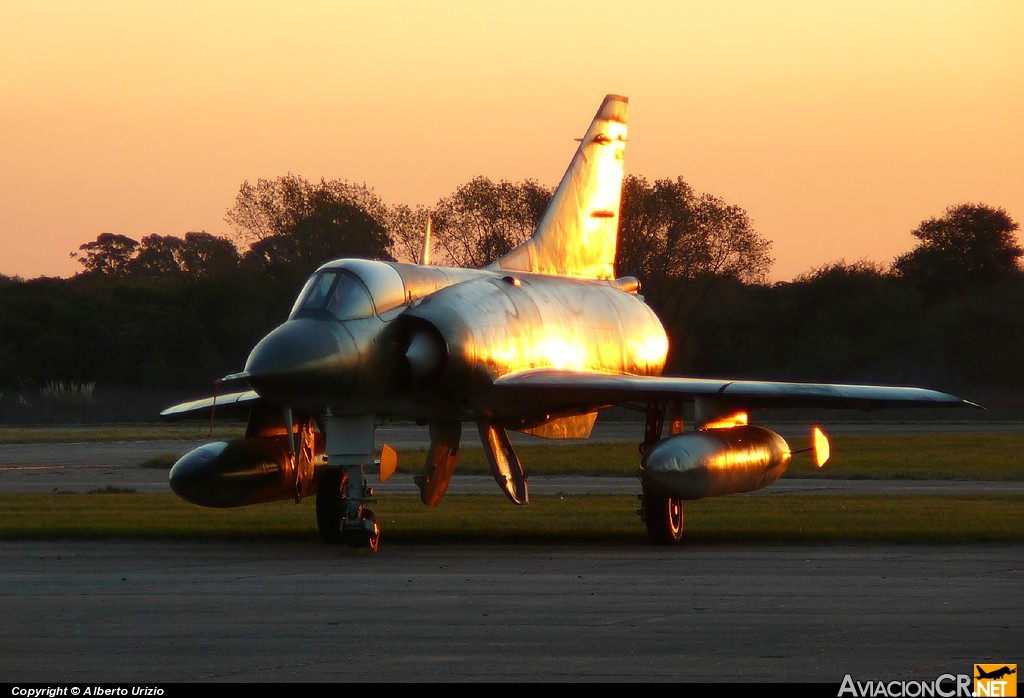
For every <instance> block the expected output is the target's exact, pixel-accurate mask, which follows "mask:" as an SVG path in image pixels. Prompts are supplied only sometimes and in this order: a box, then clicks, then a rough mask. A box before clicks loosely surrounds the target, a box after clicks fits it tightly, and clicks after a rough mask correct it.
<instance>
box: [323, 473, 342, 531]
mask: <svg viewBox="0 0 1024 698" xmlns="http://www.w3.org/2000/svg"><path fill="white" fill-rule="evenodd" d="M344 479H345V476H344V473H343V472H342V471H341V470H340V469H339V468H328V469H326V470H324V471H323V472H322V473H321V474H320V484H318V485H317V488H316V528H317V530H318V531H320V538H322V539H323V541H324V542H325V543H340V542H341V541H342V538H343V536H342V534H341V517H342V514H343V513H344V511H345V509H344V506H345V500H344V499H342V496H341V485H342V482H343V481H344Z"/></svg>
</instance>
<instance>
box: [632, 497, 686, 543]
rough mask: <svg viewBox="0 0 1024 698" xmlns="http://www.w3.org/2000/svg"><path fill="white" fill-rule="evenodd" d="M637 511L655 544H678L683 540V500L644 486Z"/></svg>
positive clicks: (648, 535) (648, 536) (649, 537)
mask: <svg viewBox="0 0 1024 698" xmlns="http://www.w3.org/2000/svg"><path fill="white" fill-rule="evenodd" d="M639 499H640V502H641V504H640V510H639V511H638V512H637V513H638V514H639V515H640V518H641V519H643V522H644V525H645V526H646V527H647V538H648V540H650V541H651V543H654V544H655V545H676V544H678V543H679V542H680V541H682V540H683V500H681V499H679V498H678V497H670V496H669V495H667V494H661V493H659V492H657V491H656V490H654V489H650V488H647V487H644V493H643V494H641V495H640V496H639Z"/></svg>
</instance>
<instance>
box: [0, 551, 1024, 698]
mask: <svg viewBox="0 0 1024 698" xmlns="http://www.w3.org/2000/svg"><path fill="white" fill-rule="evenodd" d="M1022 559H1024V546H1020V545H1007V546H980V545H976V546H967V547H964V546H936V547H917V546H906V547H901V546H875V545H866V546H855V545H850V546H819V545H800V546H774V545H772V546H750V545H737V546H730V545H713V546H683V547H681V548H678V549H665V548H655V547H646V546H640V547H631V546H601V545H592V546H590V545H584V546H559V545H551V546H532V545H530V546H526V545H524V546H483V545H482V546H462V545H452V546H443V545H442V546H437V545H430V546H419V545H390V546H382V547H381V550H380V552H379V553H378V554H377V555H372V554H370V553H368V552H367V551H361V550H359V551H357V550H350V549H348V548H337V547H328V546H322V545H317V544H313V543H310V544H287V545H286V544H280V543H271V544H261V543H235V544H224V543H187V544H186V543H170V542H148V543H125V542H3V543H0V570H2V572H0V617H2V618H3V628H4V630H3V633H2V636H0V676H2V677H3V680H4V681H6V682H11V683H21V684H25V683H37V684H54V683H61V684H70V685H75V684H79V685H84V684H89V683H99V682H103V683H112V684H120V685H127V684H135V685H151V684H153V683H158V684H159V683H184V682H227V683H237V682H252V683H257V682H258V683H283V682H288V683H325V684H326V683H330V684H337V683H342V684H344V683H356V682H358V683H364V682H365V683H371V682H372V683H402V682H429V683H459V682H494V683H497V682H501V683H521V682H527V683H529V682H571V683H591V682H592V683H611V682H630V683H640V682H708V683H722V682H750V683H763V682H815V683H825V684H832V685H833V686H834V687H835V688H838V686H839V685H840V684H841V682H842V681H843V678H844V676H845V675H846V674H850V675H851V677H852V678H853V679H854V680H858V681H867V680H875V681H878V680H885V681H893V680H899V681H903V680H915V681H917V680H925V681H930V680H934V679H936V678H938V677H939V676H940V675H941V674H946V673H951V674H969V673H971V671H972V669H973V666H972V665H973V664H974V663H975V662H997V663H1011V664H1012V663H1020V662H1021V659H1022V657H1021V650H1022V648H1024V643H1022V635H1021V621H1022V620H1024V596H1022V595H1021V593H1020V590H1021V587H1022V583H1024V569H1022V565H1021V560H1022ZM330 690H337V687H336V686H331V687H330ZM831 690H835V689H831ZM831 690H830V691H829V692H828V695H836V693H832V692H831Z"/></svg>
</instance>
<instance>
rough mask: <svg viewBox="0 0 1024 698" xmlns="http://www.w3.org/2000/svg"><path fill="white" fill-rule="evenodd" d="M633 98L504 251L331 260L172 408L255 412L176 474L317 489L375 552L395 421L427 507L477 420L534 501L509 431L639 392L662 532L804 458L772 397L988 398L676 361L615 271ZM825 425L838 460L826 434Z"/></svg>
mask: <svg viewBox="0 0 1024 698" xmlns="http://www.w3.org/2000/svg"><path fill="white" fill-rule="evenodd" d="M627 107H628V100H627V98H625V97H621V96H618V95H608V96H606V97H605V98H604V100H603V102H602V103H601V106H600V108H599V109H598V110H597V114H596V115H595V117H594V119H593V121H592V122H591V123H590V126H589V128H588V129H587V131H586V133H585V134H584V136H583V138H582V139H580V143H579V147H578V148H577V149H576V152H575V154H574V155H573V157H572V160H571V162H570V163H569V167H568V169H567V170H566V172H565V174H564V176H563V177H562V179H561V182H560V183H559V185H558V187H557V189H556V190H555V193H554V196H553V198H552V200H551V203H550V206H549V207H548V209H547V211H546V212H545V214H544V216H543V217H542V219H541V221H540V223H539V224H538V225H537V228H536V230H535V231H534V233H533V235H532V237H531V238H530V239H529V240H527V241H526V242H525V243H523V244H522V245H520V246H519V247H517V248H515V249H513V250H512V251H510V252H509V253H508V254H506V255H505V256H503V257H501V258H500V259H498V260H497V261H495V262H494V263H492V264H490V265H489V266H487V267H485V268H482V269H465V268H454V267H443V266H437V265H430V264H403V263H397V262H383V261H371V260H366V259H341V260H336V261H331V262H328V263H326V264H324V265H323V266H321V267H320V268H319V269H318V270H317V271H316V272H315V273H314V274H313V275H312V276H311V277H310V278H309V280H308V281H307V283H306V285H305V287H304V288H303V289H302V290H301V292H300V293H299V295H298V298H297V300H296V301H295V305H294V307H293V308H292V311H291V313H290V315H289V316H288V319H287V320H286V321H285V322H284V323H283V324H281V325H280V326H279V327H277V328H276V329H274V330H273V331H272V332H270V334H268V335H267V336H266V337H264V338H263V339H262V340H261V341H260V342H259V343H258V344H257V345H256V346H255V347H254V348H253V349H252V352H251V353H250V355H249V358H248V360H247V362H246V364H245V370H244V371H242V372H240V373H238V374H234V375H231V376H227V377H225V379H224V383H223V385H224V386H225V388H224V389H225V391H227V392H225V394H222V395H220V396H217V397H210V398H204V399H202V400H197V401H195V402H189V403H185V404H181V405H176V406H174V407H171V408H169V409H167V410H165V411H164V412H163V413H162V416H163V417H164V418H165V419H168V420H174V419H183V418H192V417H197V416H200V415H203V416H206V415H209V413H210V412H211V411H213V410H215V411H216V412H217V414H220V415H225V414H229V413H234V414H244V415H245V418H246V419H247V420H248V421H247V428H246V433H245V437H244V438H243V439H239V440H234V441H227V442H223V441H222V442H218V443H213V444H209V445H206V446H202V447H200V448H198V449H196V450H194V451H192V452H191V453H188V454H186V455H185V456H183V457H182V458H181V459H180V460H179V461H178V462H177V463H176V464H175V465H174V466H173V468H172V469H171V472H170V486H171V489H172V490H173V491H174V492H176V493H177V494H178V495H180V496H181V497H183V498H184V499H186V500H188V501H189V502H193V503H195V504H199V505H203V506H211V507H233V506H241V505H249V504H256V503H260V502H269V501H273V500H281V499H290V498H294V499H295V500H296V501H300V500H302V499H304V498H306V497H309V496H312V495H314V494H315V496H316V518H317V526H318V530H319V532H320V534H321V536H322V537H323V538H324V539H325V540H326V541H329V542H347V543H348V544H349V545H352V546H356V547H369V548H371V549H373V550H376V549H377V546H378V544H379V540H380V527H379V525H378V523H377V521H376V517H375V515H374V514H373V512H372V511H371V510H370V509H369V508H368V506H367V505H368V504H371V503H372V502H373V499H372V487H370V486H369V484H368V480H367V477H368V473H370V474H372V472H373V471H374V470H375V469H376V468H377V467H378V464H379V470H377V472H378V477H379V480H380V481H381V482H383V481H385V480H386V479H387V478H388V477H390V476H391V475H392V474H393V472H394V470H395V458H396V456H395V453H394V451H393V450H392V449H390V448H389V447H387V446H384V447H383V448H382V450H381V452H380V454H379V455H378V453H377V452H376V450H375V447H374V430H375V428H376V426H377V425H378V424H380V423H382V420H385V419H392V420H394V419H398V420H409V421H412V422H415V423H417V424H421V425H423V426H424V427H425V428H426V429H427V430H428V432H429V437H430V446H429V449H428V453H427V456H426V462H425V463H424V465H423V469H422V472H421V474H420V475H418V476H417V477H416V483H417V484H418V486H419V491H420V496H421V499H422V501H423V503H424V504H425V505H427V506H437V505H438V504H439V503H440V502H441V501H442V498H443V497H444V495H445V492H446V491H447V489H448V486H449V483H450V481H451V478H452V475H453V473H454V471H455V468H456V463H457V460H458V453H459V447H460V445H461V443H462V429H463V425H464V424H468V425H475V427H476V430H477V432H478V433H479V436H480V442H481V443H482V445H483V450H484V452H485V453H486V456H487V460H488V462H489V464H490V467H491V470H492V472H493V474H494V478H495V480H496V482H497V484H498V486H499V487H500V489H501V490H502V491H503V492H504V493H505V495H507V497H508V499H510V500H511V501H512V502H514V503H515V504H519V505H523V504H527V503H528V501H529V492H528V480H527V476H526V474H525V472H524V469H523V465H522V463H521V462H520V460H519V458H518V456H517V454H516V451H515V449H514V448H513V444H512V441H511V439H510V438H509V431H510V430H511V431H518V432H525V433H529V434H533V435H537V436H542V437H547V438H555V439H557V438H561V439H583V438H587V437H589V435H590V432H591V429H592V427H593V425H594V421H595V419H596V417H597V415H598V412H600V411H601V410H603V409H605V408H609V407H612V406H615V405H626V406H631V407H634V408H636V409H638V410H640V411H641V412H642V413H643V414H644V415H646V421H645V425H644V431H643V434H642V435H638V441H640V442H641V448H640V452H641V457H640V464H639V465H640V486H641V490H642V493H641V494H640V497H641V502H642V505H641V508H640V510H639V513H640V514H641V517H642V519H643V520H644V522H645V524H646V528H647V532H648V536H649V538H650V540H651V541H652V542H654V543H656V544H674V543H678V542H679V541H680V540H682V538H683V501H684V500H694V499H700V498H703V497H712V496H719V495H726V494H733V493H739V492H748V491H752V490H757V489H760V488H762V487H765V486H767V485H769V484H771V483H772V482H774V481H775V480H776V479H778V478H779V477H780V476H781V475H782V474H783V473H784V472H785V471H786V469H787V467H788V466H789V463H790V460H791V457H792V455H793V451H792V450H791V449H790V447H789V445H788V444H787V443H786V441H785V440H784V439H783V438H782V437H781V436H779V435H778V434H776V433H774V432H772V431H770V430H768V429H766V428H764V427H760V426H756V425H753V424H750V423H749V417H748V415H749V414H750V413H751V412H752V411H754V410H757V409H759V408H766V407H861V408H868V409H874V408H881V407H955V406H966V405H970V404H971V403H968V402H965V401H964V400H961V399H960V398H957V397H955V396H953V395H949V394H946V393H941V392H937V391H933V390H927V389H923V388H915V387H895V386H871V385H831V384H808V383H779V382H764V381H747V380H729V379H710V378H689V377H682V376H680V377H665V376H662V375H661V374H662V370H663V368H664V366H665V359H666V354H667V351H668V338H667V336H666V333H665V330H664V328H663V327H662V324H661V322H660V321H659V320H658V318H657V316H656V315H655V314H654V312H653V311H652V310H651V309H650V308H649V307H648V306H647V305H646V304H645V303H644V300H643V297H642V295H641V293H640V290H641V289H640V282H639V281H638V280H637V279H635V278H631V277H624V278H619V277H617V276H616V274H615V250H616V242H617V235H618V225H619V204H620V198H621V193H622V178H623V154H624V151H625V146H626V116H627ZM232 384H241V386H240V387H242V388H244V389H242V390H237V389H236V390H234V391H233V392H231V391H229V388H230V386H231V385H232ZM684 408H685V409H686V410H688V412H687V414H689V415H691V417H690V418H689V420H690V421H689V423H688V424H687V425H684V423H683V415H684ZM638 428H639V427H638ZM816 443H817V444H818V448H817V452H818V459H819V461H823V460H824V459H825V458H827V450H828V446H827V439H825V438H824V436H823V435H822V434H820V432H819V433H818V436H817V438H816Z"/></svg>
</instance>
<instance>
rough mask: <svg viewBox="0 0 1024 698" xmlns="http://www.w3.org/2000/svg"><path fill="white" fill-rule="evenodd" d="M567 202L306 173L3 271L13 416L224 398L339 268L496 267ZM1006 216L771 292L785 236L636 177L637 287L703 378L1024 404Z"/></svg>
mask: <svg viewBox="0 0 1024 698" xmlns="http://www.w3.org/2000/svg"><path fill="white" fill-rule="evenodd" d="M552 193H553V192H552V190H551V189H549V188H546V187H544V186H542V185H539V184H538V183H536V182H534V181H531V180H527V181H522V182H509V181H505V180H501V181H497V182H495V181H492V180H490V179H488V178H486V177H476V178H474V179H472V180H471V181H469V182H467V183H466V184H464V185H462V186H461V187H459V188H458V189H457V190H456V191H455V192H454V193H452V194H451V195H450V196H448V197H445V198H443V199H441V200H440V201H439V202H438V203H437V204H436V205H435V206H434V207H432V208H430V209H428V208H426V207H410V206H406V205H388V204H386V203H384V202H383V201H382V200H381V199H380V198H379V197H378V196H377V195H376V194H375V193H374V192H373V190H372V189H370V188H368V187H366V186H365V185H354V184H352V183H349V182H343V181H326V180H321V181H320V182H310V181H307V180H305V179H303V178H301V177H299V176H296V175H293V174H288V175H286V176H282V177H279V178H277V179H273V180H262V179H261V180H258V181H257V182H255V183H249V182H245V183H243V184H242V186H241V187H240V188H239V191H238V194H237V196H236V199H235V202H234V204H233V205H232V206H231V207H230V208H229V209H228V210H227V212H226V216H225V221H226V222H227V223H228V224H229V226H230V227H231V229H232V233H231V235H229V236H218V235H213V234H210V233H207V232H189V233H186V234H185V235H183V236H173V235H158V234H154V235H147V236H145V237H142V238H141V239H138V240H136V239H134V238H132V237H130V236H128V235H124V234H121V233H112V232H106V233H103V234H101V235H99V236H97V237H96V239H95V240H92V241H90V242H86V243H83V244H82V245H81V246H80V248H79V249H78V250H77V251H76V255H77V258H78V261H79V263H80V264H81V267H82V269H81V271H80V272H79V273H78V274H76V275H75V276H73V277H71V278H68V279H51V278H39V279H33V280H22V279H18V278H10V277H2V276H0V406H2V405H3V403H4V401H5V400H8V401H9V400H10V399H11V397H12V396H14V395H18V396H19V399H21V400H23V401H24V400H25V398H24V397H23V396H24V395H25V394H31V393H32V391H34V390H38V389H40V388H42V387H43V386H47V385H52V384H53V383H54V381H61V382H63V381H68V382H70V383H78V384H85V383H88V384H96V385H98V386H100V391H102V389H103V387H104V386H121V387H137V388H143V389H149V390H166V391H181V392H186V391H206V390H208V389H209V386H210V383H211V381H212V380H213V379H214V378H216V377H218V376H222V375H225V374H227V373H231V372H234V371H237V370H240V368H241V367H242V365H243V364H244V362H245V358H246V356H247V354H248V351H249V349H250V348H251V347H252V346H253V344H255V342H256V341H258V340H259V338H260V337H262V336H263V335H264V334H265V333H266V332H267V331H269V330H270V329H271V328H273V327H274V326H275V325H277V324H278V323H280V322H281V321H282V320H283V319H284V318H285V317H286V315H287V313H288V310H289V308H290V307H291V304H292V302H293V300H294V296H295V295H296V294H297V292H298V290H299V289H300V288H301V285H302V283H303V282H304V280H305V278H306V277H307V276H308V275H309V274H310V273H311V272H312V271H313V270H315V269H316V268H317V267H318V266H319V265H320V264H322V263H323V262H325V261H328V260H330V259H334V258H338V257H365V258H370V259H381V260H398V261H411V262H419V261H421V260H420V256H421V255H422V252H423V250H422V241H423V235H424V230H425V229H426V226H427V220H428V217H429V219H430V220H431V223H432V229H433V236H432V242H433V245H432V249H431V250H430V256H431V261H433V262H435V263H443V264H451V265H455V266H469V267H479V266H484V265H486V264H487V263H489V262H491V261H492V260H494V259H495V258H497V257H499V256H500V255H502V254H504V253H505V252H507V251H508V250H510V249H512V248H513V247H515V246H516V245H518V244H520V243H521V242H523V241H524V240H525V239H527V238H528V237H529V235H530V234H531V233H532V232H533V229H534V227H535V226H536V224H537V222H538V221H539V219H540V217H541V215H542V214H543V212H544V209H545V207H546V206H547V203H548V202H549V200H550V198H551V195H552ZM1018 230H1019V227H1018V225H1017V223H1016V222H1015V221H1014V220H1013V219H1012V218H1011V217H1010V216H1009V215H1008V214H1007V213H1006V212H1005V211H1004V210H1002V209H999V208H994V207H991V206H988V205H985V204H957V205H954V206H951V207H949V208H948V209H947V210H946V211H945V212H944V213H943V214H941V215H939V216H936V217H932V218H928V219H926V220H924V221H922V222H921V224H920V225H919V226H918V227H917V228H916V229H915V230H914V231H912V232H913V235H914V237H915V238H916V240H917V243H916V246H915V248H914V249H913V250H911V251H909V252H907V253H906V254H904V255H901V256H900V257H898V258H896V259H895V260H892V261H891V262H890V263H888V264H881V263H877V262H869V261H857V262H852V263H851V262H847V261H845V260H840V261H834V262H831V263H829V264H826V265H825V266H823V267H821V268H819V269H816V270H813V271H811V272H809V273H807V274H805V275H803V276H801V277H799V278H797V279H794V280H793V281H790V282H781V283H775V284H770V283H768V281H767V280H768V277H769V273H770V270H771V265H772V262H773V260H772V258H771V243H770V242H769V241H768V240H766V239H764V238H763V237H762V236H761V235H759V234H758V233H757V231H756V230H755V229H754V226H753V224H752V222H751V220H750V218H749V216H748V215H747V213H746V211H744V210H743V209H742V208H740V207H738V206H735V205H731V204H729V203H728V202H726V201H724V200H722V199H720V198H719V197H716V196H713V195H710V194H698V193H697V192H694V191H693V189H692V188H691V187H690V186H689V185H688V184H687V183H686V182H685V181H684V180H683V178H681V177H678V178H675V179H659V180H655V181H648V180H647V179H645V178H643V177H639V176H627V177H626V178H625V180H624V184H623V195H622V211H621V218H620V236H619V249H618V251H617V261H616V270H617V272H618V274H619V275H620V276H627V275H628V276H635V277H637V278H638V279H640V281H641V284H642V293H643V294H644V296H645V298H646V300H647V302H648V303H649V304H650V305H651V307H652V308H653V309H654V310H655V312H656V313H657V314H658V315H659V317H660V318H661V320H662V322H663V324H664V325H665V327H666V330H667V332H668V333H669V337H670V346H671V350H670V358H669V366H668V367H667V370H668V371H669V372H672V373H680V374H691V375H728V376H735V377H751V378H768V379H786V380H813V381H819V380H820V381H844V380H845V381H887V382H899V383H906V382H910V383H920V384H927V385H931V386H935V387H940V388H945V389H950V390H960V391H963V390H971V389H981V388H984V389H986V390H989V389H996V388H998V389H1001V390H1007V391H1013V392H1016V393H1018V394H1019V393H1022V392H1024V367H1022V365H1021V362H1020V361H1019V358H1020V357H1021V356H1024V318H1022V317H1021V313H1020V312H1019V310H1020V309H1021V308H1024V271H1022V268H1021V258H1022V256H1024V248H1022V247H1021V245H1020V243H1019V241H1018Z"/></svg>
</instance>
